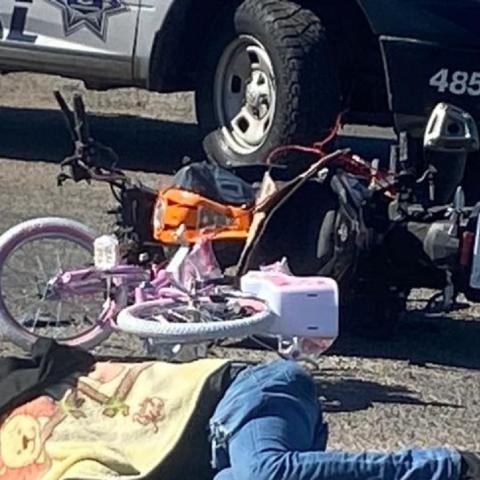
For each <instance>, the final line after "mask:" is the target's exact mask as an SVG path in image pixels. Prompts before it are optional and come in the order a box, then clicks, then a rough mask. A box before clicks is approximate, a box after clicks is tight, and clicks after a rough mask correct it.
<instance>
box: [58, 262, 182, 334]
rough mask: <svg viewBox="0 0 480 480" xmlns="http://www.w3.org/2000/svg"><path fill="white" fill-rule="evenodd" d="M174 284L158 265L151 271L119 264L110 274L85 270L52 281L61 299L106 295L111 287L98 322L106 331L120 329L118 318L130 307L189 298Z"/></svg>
mask: <svg viewBox="0 0 480 480" xmlns="http://www.w3.org/2000/svg"><path fill="white" fill-rule="evenodd" d="M171 285H172V280H171V278H170V277H169V275H168V274H167V272H166V270H165V269H163V268H159V266H157V265H154V266H152V267H151V268H145V267H141V266H138V265H119V266H117V267H115V268H113V269H112V270H108V271H101V270H98V269H97V268H95V267H90V268H83V269H79V270H72V271H68V272H62V273H60V274H59V275H57V276H55V277H54V278H52V279H51V280H50V282H49V288H50V289H51V291H53V292H54V293H55V294H56V295H58V296H60V298H61V297H62V296H69V295H76V296H81V295H91V294H95V293H102V292H104V291H105V286H107V293H108V298H107V299H106V301H105V304H104V308H103V310H102V312H101V313H100V315H99V317H98V320H97V323H98V324H99V325H101V326H102V327H104V328H113V329H115V328H116V324H115V318H116V316H117V315H118V313H119V312H120V311H121V310H122V309H123V308H125V307H126V306H127V305H129V304H140V303H144V302H147V301H150V300H158V299H167V298H175V299H177V298H188V297H187V295H186V293H185V292H184V291H182V290H180V289H179V288H175V287H172V286H171ZM113 290H114V291H113Z"/></svg>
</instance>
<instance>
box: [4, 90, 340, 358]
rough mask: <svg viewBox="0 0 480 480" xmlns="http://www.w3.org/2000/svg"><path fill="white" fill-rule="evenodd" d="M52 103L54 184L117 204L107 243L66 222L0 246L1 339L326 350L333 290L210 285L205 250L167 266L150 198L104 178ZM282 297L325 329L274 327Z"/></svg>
mask: <svg viewBox="0 0 480 480" xmlns="http://www.w3.org/2000/svg"><path fill="white" fill-rule="evenodd" d="M56 98H57V101H58V102H59V104H60V106H61V108H62V110H63V112H64V114H65V116H66V118H67V120H68V126H69V128H70V132H71V134H72V140H73V141H74V143H75V152H74V154H73V155H72V156H71V157H68V158H67V159H65V160H64V162H63V163H62V173H61V174H60V175H59V176H58V181H59V183H60V184H61V183H63V182H64V181H65V180H67V179H72V180H73V181H75V182H79V181H82V180H86V181H91V180H94V181H99V182H106V183H107V184H109V185H110V187H111V189H112V192H113V194H114V196H115V198H116V199H117V201H118V203H119V208H118V209H117V210H115V211H114V212H111V213H114V214H115V215H116V217H117V222H116V228H115V235H109V236H101V237H97V235H96V233H95V232H94V231H93V230H92V229H90V228H88V227H87V226H85V225H83V224H81V223H79V222H77V221H74V220H70V219H65V218H53V217H52V218H40V219H34V220H29V221H26V222H24V223H21V224H19V225H17V226H15V227H13V228H11V229H10V230H8V231H7V232H5V233H4V234H3V235H2V236H0V329H1V332H2V333H3V334H4V336H5V337H6V338H8V339H10V340H11V341H13V342H14V343H16V344H17V345H19V346H20V347H23V348H26V349H28V348H30V347H31V346H32V344H33V343H34V342H35V341H36V340H37V339H38V338H39V337H52V338H55V339H56V340H57V341H59V342H61V343H65V344H69V345H74V346H80V347H83V348H87V349H89V348H93V347H95V346H97V345H99V344H100V343H102V342H103V341H104V340H105V339H106V337H108V335H109V334H110V333H111V332H112V331H114V330H120V331H123V332H128V333H132V334H135V335H138V336H140V337H142V338H146V339H150V340H153V341H154V342H155V344H163V345H167V346H169V347H172V348H173V346H179V345H180V346H181V345H186V344H205V343H207V342H212V341H215V340H219V339H224V338H244V337H249V336H253V335H269V336H275V337H278V338H280V339H281V340H282V341H284V340H285V339H287V340H288V341H289V345H290V347H291V345H293V344H294V343H295V342H296V341H297V339H298V338H300V337H301V338H302V339H303V341H305V338H309V339H311V341H313V342H315V341H317V344H316V345H317V347H318V348H320V349H323V350H324V349H325V348H328V346H329V345H330V344H331V343H332V342H333V341H334V340H335V338H336V336H337V334H338V331H337V323H338V321H337V312H336V308H337V305H338V299H337V298H336V295H337V290H336V284H335V282H334V281H333V280H328V279H323V280H322V281H320V283H319V284H318V285H317V287H318V288H316V289H315V288H314V289H313V290H312V283H311V281H310V282H307V284H308V288H307V290H308V291H307V290H305V288H302V285H303V284H304V283H305V282H304V281H303V280H298V279H297V280H294V277H291V276H290V277H289V278H290V280H289V281H288V282H278V275H284V274H282V273H278V272H276V273H275V275H276V277H275V278H273V277H272V275H273V274H272V272H265V274H264V276H265V279H264V282H263V283H264V286H265V288H263V289H262V288H260V286H261V285H260V284H261V283H262V282H258V281H257V283H256V284H255V285H256V287H255V288H256V289H257V290H256V291H255V292H253V291H252V288H251V286H250V287H249V288H244V289H242V288H240V287H234V286H233V285H232V284H229V283H228V282H226V281H225V278H224V277H223V276H222V274H221V271H220V269H219V268H218V265H217V263H216V260H215V257H214V255H213V251H212V248H211V244H210V243H209V241H208V240H203V241H200V242H199V243H198V244H196V245H195V246H193V247H191V248H190V247H181V248H180V249H179V250H178V251H177V252H176V254H175V255H174V256H173V258H172V259H171V260H170V262H168V263H167V262H166V261H165V255H164V251H163V248H162V246H161V245H160V244H159V243H158V242H156V241H154V240H153V238H152V233H151V227H150V226H151V224H152V218H153V217H154V216H155V215H158V212H157V211H156V208H157V206H156V199H157V192H155V191H154V190H151V189H149V188H148V187H146V186H144V185H142V184H139V183H136V182H134V181H132V180H131V179H130V178H129V177H127V176H126V175H125V174H124V173H123V172H122V171H120V170H118V169H117V168H115V166H111V165H112V161H113V164H114V165H115V161H116V155H115V153H114V152H113V151H112V150H111V149H109V148H107V147H105V146H103V145H101V144H99V143H98V142H95V141H94V140H92V138H91V137H90V132H89V129H88V123H87V118H86V114H85V109H84V105H83V102H82V100H81V98H80V97H79V96H76V97H75V98H74V111H73V112H71V111H70V109H69V108H68V106H67V105H66V103H65V101H64V99H63V98H62V97H61V96H60V94H58V93H56ZM92 263H93V264H92ZM322 282H323V283H322ZM279 285H283V287H282V288H283V290H282V291H280V290H278V289H279V288H280V287H279ZM287 285H288V286H287ZM279 293H280V295H278V294H279ZM287 293H288V295H290V297H289V298H293V297H295V296H296V297H295V298H297V297H298V295H299V294H302V293H303V294H305V296H304V298H305V300H306V299H310V302H314V301H315V299H316V301H317V303H318V302H320V303H322V302H323V303H322V305H325V300H326V299H327V298H328V301H327V303H329V305H330V306H331V307H332V308H331V311H330V313H329V319H330V320H327V321H323V322H320V321H319V319H320V318H322V312H317V313H316V314H311V315H310V316H309V320H308V321H306V319H304V321H298V322H297V323H298V324H297V325H296V324H295V323H294V322H292V321H291V320H289V319H287V318H286V317H287V316H288V318H290V317H292V312H291V308H290V310H289V308H288V306H287V305H286V303H285V302H284V301H283V300H282V298H283V299H284V300H285V299H286V298H287V296H288V295H287ZM287 303H288V302H287ZM320 303H318V304H320ZM312 306H313V303H312ZM290 307H291V306H290ZM302 308H303V307H302ZM312 312H313V310H312ZM326 324H328V325H329V326H328V328H326V329H325V325H326ZM326 331H327V333H325V332H326Z"/></svg>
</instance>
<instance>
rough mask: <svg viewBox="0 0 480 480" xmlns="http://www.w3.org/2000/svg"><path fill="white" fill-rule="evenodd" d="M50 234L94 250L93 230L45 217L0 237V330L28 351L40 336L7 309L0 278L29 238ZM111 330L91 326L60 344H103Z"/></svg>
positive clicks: (10, 230)
mask: <svg viewBox="0 0 480 480" xmlns="http://www.w3.org/2000/svg"><path fill="white" fill-rule="evenodd" d="M49 237H54V238H65V239H67V240H72V241H74V242H77V243H78V244H79V245H81V246H83V247H84V248H85V249H88V250H90V251H91V252H93V241H94V239H95V238H96V233H95V231H94V230H93V229H91V228H89V227H87V226H86V225H84V224H82V223H80V222H77V221H75V220H71V219H67V218H60V217H45V218H36V219H33V220H28V221H25V222H22V223H20V224H18V225H16V226H14V227H12V228H11V229H9V230H7V231H6V232H5V233H3V234H2V235H1V236H0V333H1V334H3V336H4V337H5V338H7V339H8V340H10V341H12V342H13V343H15V344H16V345H17V346H19V347H21V348H23V349H25V350H30V349H31V347H32V346H33V344H34V343H35V342H36V341H37V340H38V339H39V338H41V337H42V336H41V335H36V334H35V333H32V332H30V331H28V330H27V329H26V328H25V327H23V326H22V325H20V323H19V322H18V321H17V320H16V319H15V318H14V317H13V315H12V314H11V313H10V312H9V310H8V308H7V306H6V304H5V299H4V295H3V293H2V282H1V280H2V278H1V277H2V275H3V268H4V266H5V262H6V260H7V259H8V257H9V255H11V254H12V253H13V252H14V251H15V250H16V249H17V248H19V247H20V246H21V245H23V244H25V243H27V242H28V241H33V240H38V239H41V238H49ZM92 257H93V255H92ZM110 333H111V332H110V331H109V330H107V329H105V327H104V326H100V325H95V326H94V327H93V328H92V329H90V330H88V331H86V332H84V333H81V334H79V335H77V336H73V337H71V338H70V339H68V340H65V341H59V343H62V344H65V345H70V346H76V347H81V348H83V349H86V350H88V349H91V348H93V347H95V346H97V345H99V344H100V343H102V342H103V341H104V340H105V339H106V338H107V337H108V336H109V335H110Z"/></svg>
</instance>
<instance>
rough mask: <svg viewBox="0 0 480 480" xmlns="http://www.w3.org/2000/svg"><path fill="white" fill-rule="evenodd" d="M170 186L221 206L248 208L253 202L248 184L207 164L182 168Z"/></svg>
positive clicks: (252, 195)
mask: <svg viewBox="0 0 480 480" xmlns="http://www.w3.org/2000/svg"><path fill="white" fill-rule="evenodd" d="M172 186H173V187H175V188H180V189H182V190H187V191H189V192H193V193H196V194H198V195H201V196H202V197H206V198H208V199H210V200H213V201H214V202H218V203H223V204H229V205H235V206H241V205H247V206H250V205H253V203H254V201H255V194H254V191H253V188H252V186H251V185H250V184H248V183H247V182H245V181H244V180H242V179H241V178H240V177H237V176H236V175H234V174H233V173H231V172H229V171H228V170H225V169H224V168H220V167H217V166H215V165H211V164H209V163H207V162H200V163H192V164H191V165H187V166H186V167H184V168H182V169H181V170H180V171H179V172H178V173H177V174H176V175H175V177H173V185H172Z"/></svg>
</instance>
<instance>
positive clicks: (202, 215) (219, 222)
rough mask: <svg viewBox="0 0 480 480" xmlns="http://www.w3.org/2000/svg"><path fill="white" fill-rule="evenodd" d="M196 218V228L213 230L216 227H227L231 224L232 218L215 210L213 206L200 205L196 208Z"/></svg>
mask: <svg viewBox="0 0 480 480" xmlns="http://www.w3.org/2000/svg"><path fill="white" fill-rule="evenodd" d="M197 218H198V220H197V229H198V230H202V229H209V230H210V229H211V230H215V229H217V228H223V227H228V226H229V225H232V224H233V219H232V218H231V217H228V216H227V215H224V214H223V213H220V212H217V211H216V210H214V209H213V208H209V207H200V208H199V209H198V217H197Z"/></svg>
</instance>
